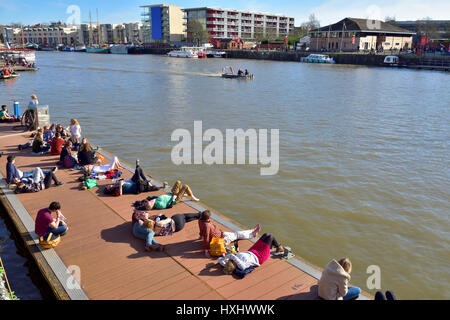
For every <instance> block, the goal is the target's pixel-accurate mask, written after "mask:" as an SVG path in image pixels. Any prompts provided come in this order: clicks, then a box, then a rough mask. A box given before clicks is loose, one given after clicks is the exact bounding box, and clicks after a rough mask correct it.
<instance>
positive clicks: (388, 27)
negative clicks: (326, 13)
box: [308, 18, 415, 51]
mask: <svg viewBox="0 0 450 320" xmlns="http://www.w3.org/2000/svg"><path fill="white" fill-rule="evenodd" d="M308 34H309V36H310V37H311V43H310V48H311V49H312V50H326V51H366V50H369V51H370V50H400V49H402V50H408V49H411V46H412V37H413V35H414V34H415V33H414V32H412V31H409V30H406V29H403V28H401V27H398V26H396V25H393V24H390V23H386V22H383V21H380V20H370V19H359V18H345V19H342V20H341V21H339V22H337V23H334V24H330V25H328V26H324V27H321V28H317V29H313V30H311V31H309V32H308Z"/></svg>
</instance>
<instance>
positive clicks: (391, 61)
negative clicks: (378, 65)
mask: <svg viewBox="0 0 450 320" xmlns="http://www.w3.org/2000/svg"><path fill="white" fill-rule="evenodd" d="M398 61H399V60H398V57H397V56H387V57H385V58H384V61H383V62H384V64H387V65H389V66H392V67H397V66H398Z"/></svg>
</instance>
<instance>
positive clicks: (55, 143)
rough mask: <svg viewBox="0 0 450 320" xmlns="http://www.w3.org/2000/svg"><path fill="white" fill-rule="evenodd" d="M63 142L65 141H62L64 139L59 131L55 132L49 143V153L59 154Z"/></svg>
mask: <svg viewBox="0 0 450 320" xmlns="http://www.w3.org/2000/svg"><path fill="white" fill-rule="evenodd" d="M65 143H66V142H65V141H64V139H62V138H61V134H60V133H59V132H56V133H55V137H54V138H53V139H52V142H51V143H50V153H51V154H52V155H54V156H57V155H60V154H61V152H62V150H63V146H64V144H65Z"/></svg>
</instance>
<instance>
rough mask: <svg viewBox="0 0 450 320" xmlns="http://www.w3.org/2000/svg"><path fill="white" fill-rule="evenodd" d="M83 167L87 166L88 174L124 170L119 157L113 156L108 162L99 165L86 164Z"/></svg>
mask: <svg viewBox="0 0 450 320" xmlns="http://www.w3.org/2000/svg"><path fill="white" fill-rule="evenodd" d="M79 155H80V152H78V156H79ZM78 161H80V159H79V158H78ZM85 168H87V169H88V170H89V173H90V174H94V173H105V172H107V171H114V170H116V169H117V170H124V169H125V167H123V166H122V165H121V164H120V161H119V158H117V157H114V158H112V159H111V161H109V163H108V164H106V165H103V166H100V165H87V166H85Z"/></svg>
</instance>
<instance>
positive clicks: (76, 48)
mask: <svg viewBox="0 0 450 320" xmlns="http://www.w3.org/2000/svg"><path fill="white" fill-rule="evenodd" d="M75 52H86V46H85V45H81V46H76V47H75Z"/></svg>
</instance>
